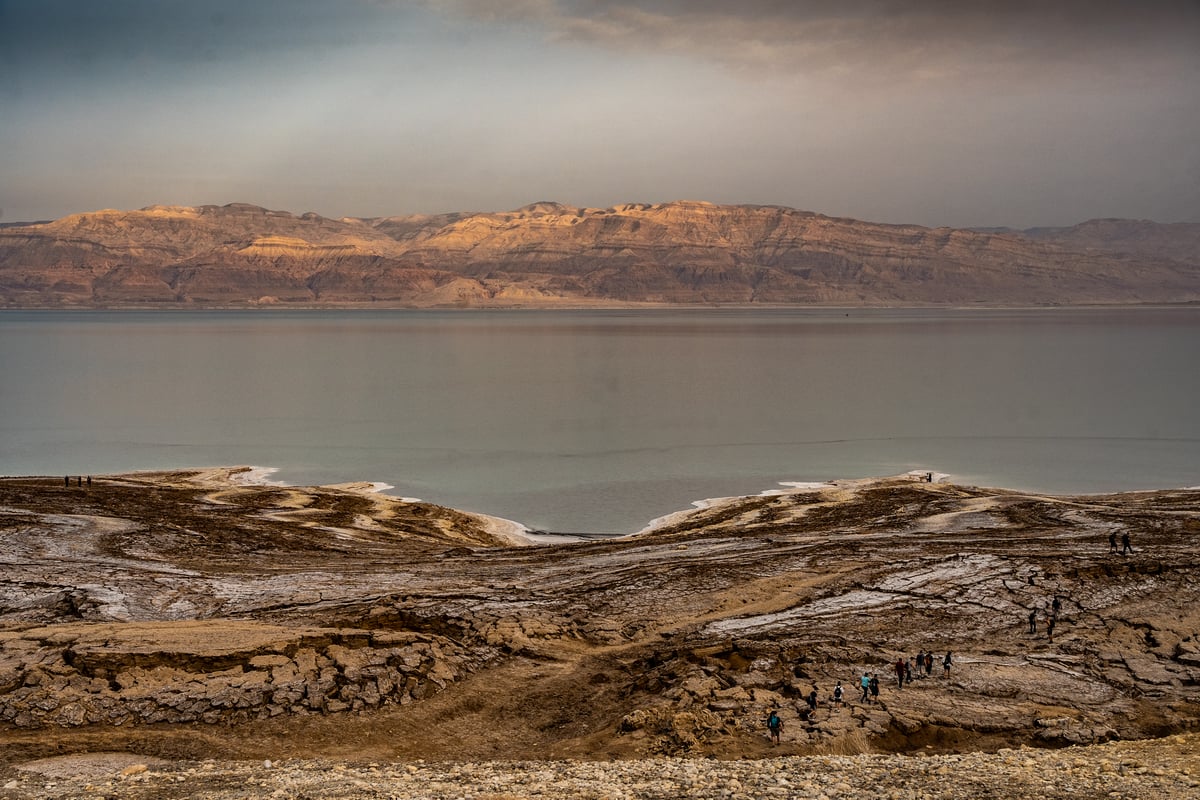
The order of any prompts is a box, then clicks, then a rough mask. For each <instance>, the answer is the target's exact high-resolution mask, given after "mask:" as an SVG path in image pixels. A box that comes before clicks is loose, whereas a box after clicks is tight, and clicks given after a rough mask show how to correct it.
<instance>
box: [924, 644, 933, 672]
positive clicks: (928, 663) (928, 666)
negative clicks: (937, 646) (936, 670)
mask: <svg viewBox="0 0 1200 800" xmlns="http://www.w3.org/2000/svg"><path fill="white" fill-rule="evenodd" d="M925 674H926V675H932V674H933V651H932V650H930V651H929V652H928V653H926V654H925Z"/></svg>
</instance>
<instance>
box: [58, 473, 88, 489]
mask: <svg viewBox="0 0 1200 800" xmlns="http://www.w3.org/2000/svg"><path fill="white" fill-rule="evenodd" d="M75 480H76V481H77V482H78V485H79V486H83V476H82V475H79V476H77V477H76V478H75ZM87 485H88V486H91V485H92V476H91V475H88V476H87ZM63 486H65V487H66V488H68V489H69V488H71V476H70V475H63Z"/></svg>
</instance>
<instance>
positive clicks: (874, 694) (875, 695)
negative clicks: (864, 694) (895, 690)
mask: <svg viewBox="0 0 1200 800" xmlns="http://www.w3.org/2000/svg"><path fill="white" fill-rule="evenodd" d="M871 702H872V703H877V702H879V675H877V674H873V675H871Z"/></svg>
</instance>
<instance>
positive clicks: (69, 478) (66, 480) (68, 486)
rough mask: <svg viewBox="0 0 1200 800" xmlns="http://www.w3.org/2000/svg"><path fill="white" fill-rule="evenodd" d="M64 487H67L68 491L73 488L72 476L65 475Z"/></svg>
mask: <svg viewBox="0 0 1200 800" xmlns="http://www.w3.org/2000/svg"><path fill="white" fill-rule="evenodd" d="M63 486H65V487H67V488H68V489H70V488H71V476H70V475H63Z"/></svg>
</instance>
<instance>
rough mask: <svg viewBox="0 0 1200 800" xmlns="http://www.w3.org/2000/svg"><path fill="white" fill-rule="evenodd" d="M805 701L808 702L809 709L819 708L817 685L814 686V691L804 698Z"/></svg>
mask: <svg viewBox="0 0 1200 800" xmlns="http://www.w3.org/2000/svg"><path fill="white" fill-rule="evenodd" d="M804 702H806V703H808V710H809V711H816V710H817V687H816V686H813V687H812V691H811V692H809V693H808V695H807V696H806V697H805V698H804Z"/></svg>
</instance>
